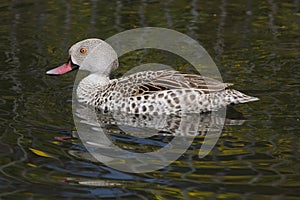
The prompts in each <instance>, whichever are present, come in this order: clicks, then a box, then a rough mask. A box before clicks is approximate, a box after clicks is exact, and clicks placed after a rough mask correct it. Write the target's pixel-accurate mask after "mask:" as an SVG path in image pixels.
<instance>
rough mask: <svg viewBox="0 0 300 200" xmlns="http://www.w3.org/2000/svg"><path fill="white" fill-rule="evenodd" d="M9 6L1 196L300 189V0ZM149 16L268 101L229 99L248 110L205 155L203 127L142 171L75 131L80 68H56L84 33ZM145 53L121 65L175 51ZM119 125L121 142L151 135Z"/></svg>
mask: <svg viewBox="0 0 300 200" xmlns="http://www.w3.org/2000/svg"><path fill="white" fill-rule="evenodd" d="M0 11H1V19H2V23H1V25H0V31H1V36H0V37H1V43H0V49H1V50H0V51H1V54H0V57H1V61H2V62H1V68H0V85H1V89H0V91H1V97H0V110H1V112H0V119H1V121H0V123H1V129H0V142H1V145H0V155H1V159H0V163H1V164H0V174H1V175H0V191H1V192H0V196H1V198H3V199H20V198H25V199H30V198H32V199H51V198H52V199H64V198H69V199H72V198H77V199H78V198H79V199H84V198H87V199H90V198H124V199H138V198H139V199H175V198H179V199H201V198H202V199H221V198H222V199H224V198H227V199H262V198H263V199H299V198H300V195H299V191H298V190H299V186H300V176H299V175H300V164H299V159H300V156H299V150H300V146H299V144H300V143H299V142H300V139H299V136H300V135H299V134H300V132H299V121H300V116H299V107H300V106H299V105H300V104H299V75H300V74H299V64H300V60H299V57H300V56H299V55H300V51H299V48H300V41H299V33H300V29H299V27H300V14H299V12H300V2H299V1H297V0H295V1H284V2H277V1H254V0H247V1H243V2H241V1H225V0H223V1H209V2H202V1H199V0H198V1H197V0H192V1H189V2H186V1H183V0H182V1H181V0H178V1H162V2H159V1H147V2H146V1H135V2H131V1H77V2H76V3H75V2H72V3H71V2H68V1H63V2H61V1H56V0H53V1H30V0H24V1H17V0H14V1H2V2H1V3H0ZM145 26H156V27H165V28H170V29H174V30H177V31H180V32H182V33H184V34H187V35H188V36H190V37H192V38H194V39H195V40H197V41H199V43H200V44H202V45H203V46H204V47H205V48H206V49H207V51H208V52H209V53H210V55H211V57H212V58H213V59H214V60H215V62H216V64H217V65H218V66H219V70H220V72H221V74H222V77H223V80H225V81H226V82H231V83H235V85H234V88H235V89H238V90H241V91H244V92H245V93H247V94H249V95H253V96H257V97H259V98H260V101H259V102H255V103H249V104H244V105H237V106H234V108H230V111H229V112H228V113H227V117H228V118H234V119H239V120H241V119H242V120H245V121H244V123H242V124H241V125H234V126H233V125H226V126H225V127H224V129H223V131H222V133H221V135H220V138H219V140H218V142H217V144H216V146H215V147H214V148H213V150H212V151H211V152H210V153H209V154H208V155H207V156H206V157H204V158H202V159H200V158H199V157H198V148H199V147H200V146H201V144H202V143H203V137H202V136H199V137H197V138H196V139H195V140H194V141H193V144H192V146H191V148H190V149H189V150H188V151H187V152H186V153H185V154H184V155H183V156H182V157H180V158H179V159H178V160H177V161H175V162H174V163H172V164H171V165H170V166H168V167H165V168H163V169H161V170H157V171H154V172H148V173H142V174H132V173H125V172H120V171H117V170H114V169H112V168H109V167H107V166H105V165H103V164H101V163H99V162H95V161H94V160H93V158H92V157H89V154H88V153H87V152H86V150H85V148H84V146H83V145H82V143H81V141H80V140H79V139H76V138H74V137H70V136H71V135H72V131H73V130H75V127H74V122H73V116H72V108H71V106H72V105H71V98H72V87H73V81H74V78H75V73H70V74H66V75H64V76H60V77H49V76H46V75H45V71H46V70H48V69H51V68H52V67H54V66H55V65H57V64H60V63H63V62H64V61H66V60H67V49H68V48H69V46H70V45H71V44H73V43H74V42H76V41H79V40H82V39H84V38H88V37H99V38H103V39H105V38H108V37H110V36H112V35H114V34H117V33H119V32H120V31H124V30H128V29H132V28H137V27H145ZM138 53H139V52H137V53H136V54H129V55H124V56H123V57H122V58H121V59H120V62H121V66H120V68H119V69H118V70H117V71H116V72H115V73H114V75H113V76H114V77H119V76H121V75H122V74H124V73H125V72H126V71H127V70H128V69H130V68H131V66H135V65H139V64H141V63H147V62H149V61H153V60H154V61H161V60H162V61H166V64H170V63H171V64H173V65H174V62H170V60H172V59H168V55H166V56H167V58H164V57H163V58H160V57H159V56H160V55H161V54H160V53H155V52H153V53H151V52H150V53H149V54H147V53H146V54H142V56H137V55H139V54H138ZM155 59H156V60H155ZM160 59H161V60H160ZM175 64H177V65H176V66H174V67H177V69H178V70H182V71H191V69H190V68H189V67H188V66H187V65H185V64H182V63H181V61H178V62H177V61H176V62H175ZM111 128H112V129H113V130H114V132H113V133H112V134H113V135H112V137H113V138H114V139H115V140H116V141H117V142H119V144H120V145H121V146H122V145H124V143H125V144H126V145H127V147H128V146H129V147H130V146H132V147H134V146H135V147H136V146H138V147H143V144H144V142H145V140H142V139H141V140H138V141H136V140H134V139H133V138H132V137H130V136H126V135H122V134H120V129H119V128H118V127H111ZM160 139H161V140H160ZM162 139H163V138H159V137H157V138H154V139H153V140H151V141H152V142H153V141H155V142H157V143H155V144H158V145H163V144H162V143H160V142H162ZM144 145H145V146H147V148H148V147H149V148H150V147H151V145H153V143H150V144H148V143H147V144H144ZM89 158H90V159H89Z"/></svg>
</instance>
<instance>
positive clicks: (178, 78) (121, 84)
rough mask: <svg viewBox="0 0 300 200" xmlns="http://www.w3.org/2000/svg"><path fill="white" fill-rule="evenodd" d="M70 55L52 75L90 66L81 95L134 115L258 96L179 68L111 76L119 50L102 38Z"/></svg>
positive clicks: (211, 107) (213, 107)
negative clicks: (229, 87) (110, 77)
mask: <svg viewBox="0 0 300 200" xmlns="http://www.w3.org/2000/svg"><path fill="white" fill-rule="evenodd" d="M69 54H70V59H69V61H68V62H67V63H66V64H64V65H62V66H60V67H57V68H55V69H52V70H50V71H48V72H47V74H55V75H56V74H63V73H66V72H68V71H72V70H74V69H78V68H80V69H82V70H87V71H90V72H91V74H90V75H88V76H87V77H85V78H84V79H83V80H82V81H81V82H80V83H79V85H78V88H77V95H78V99H79V101H81V102H84V103H86V104H89V105H92V106H95V107H97V108H100V109H103V110H119V111H122V112H126V113H133V114H146V113H147V114H162V113H164V114H178V113H199V112H206V111H212V110H217V109H219V108H221V107H224V106H226V105H229V104H237V103H246V102H250V101H257V100H258V98H256V97H251V96H247V95H245V94H243V93H241V92H239V91H237V90H233V89H227V87H228V86H230V85H231V84H228V83H222V82H220V81H217V80H215V79H212V78H207V77H203V76H199V75H196V74H184V73H180V72H178V71H167V70H161V71H144V72H138V73H135V74H132V75H129V76H126V77H122V78H119V79H113V80H110V79H109V74H110V73H111V71H112V70H114V69H116V68H117V67H118V61H117V55H116V53H115V51H114V50H113V49H112V47H111V46H110V45H109V44H107V43H106V42H104V41H102V40H100V39H87V40H83V41H81V42H78V43H76V44H74V45H73V46H72V47H71V48H70V50H69Z"/></svg>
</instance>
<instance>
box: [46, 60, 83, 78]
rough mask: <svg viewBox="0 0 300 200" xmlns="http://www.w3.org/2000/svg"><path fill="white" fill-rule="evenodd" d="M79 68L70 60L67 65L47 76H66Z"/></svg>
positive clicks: (49, 72)
mask: <svg viewBox="0 0 300 200" xmlns="http://www.w3.org/2000/svg"><path fill="white" fill-rule="evenodd" d="M78 68H79V66H78V65H75V64H74V63H72V60H71V59H69V60H68V62H67V63H65V64H63V65H61V66H59V67H56V68H54V69H51V70H49V71H47V72H46V74H48V75H60V74H65V73H67V72H70V71H73V70H76V69H78Z"/></svg>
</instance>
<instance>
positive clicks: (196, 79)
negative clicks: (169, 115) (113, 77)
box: [117, 70, 231, 96]
mask: <svg viewBox="0 0 300 200" xmlns="http://www.w3.org/2000/svg"><path fill="white" fill-rule="evenodd" d="M117 85H119V86H120V87H121V86H123V87H127V89H128V90H126V89H125V88H124V89H125V90H126V94H125V95H126V96H127V95H128V96H138V95H143V94H150V93H154V92H159V91H165V90H172V89H187V88H190V89H198V90H201V91H204V92H207V93H208V92H217V91H220V90H224V89H225V88H226V87H228V86H230V85H231V84H228V83H222V82H220V81H218V80H215V79H212V78H208V77H203V76H200V75H196V74H185V73H181V72H178V71H164V70H163V71H155V72H154V71H153V72H139V73H136V74H132V75H130V76H127V77H124V78H121V79H119V81H118V84H117Z"/></svg>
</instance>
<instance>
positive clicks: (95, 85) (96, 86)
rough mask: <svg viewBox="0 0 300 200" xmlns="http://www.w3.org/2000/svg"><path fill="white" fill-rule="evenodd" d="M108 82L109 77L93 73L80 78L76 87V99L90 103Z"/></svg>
mask: <svg viewBox="0 0 300 200" xmlns="http://www.w3.org/2000/svg"><path fill="white" fill-rule="evenodd" d="M108 83H109V77H108V76H106V75H102V74H97V73H93V74H90V75H88V76H87V77H85V78H84V79H82V80H81V81H80V82H79V84H78V87H77V98H78V101H80V102H84V103H87V104H91V103H92V102H93V100H95V99H96V98H97V96H98V95H99V92H101V90H104V89H105V88H106V86H107V84H108Z"/></svg>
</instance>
